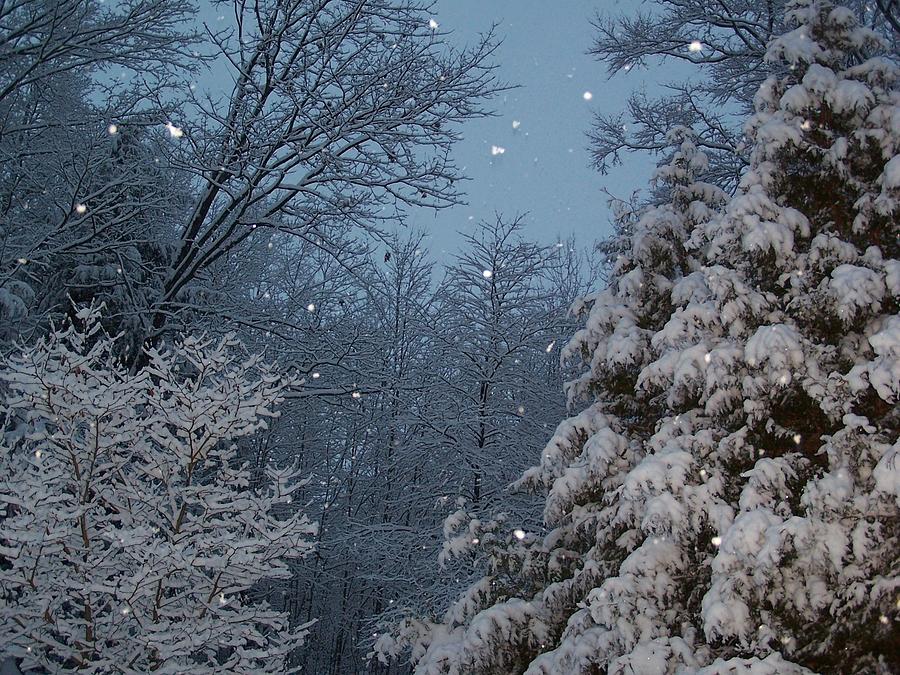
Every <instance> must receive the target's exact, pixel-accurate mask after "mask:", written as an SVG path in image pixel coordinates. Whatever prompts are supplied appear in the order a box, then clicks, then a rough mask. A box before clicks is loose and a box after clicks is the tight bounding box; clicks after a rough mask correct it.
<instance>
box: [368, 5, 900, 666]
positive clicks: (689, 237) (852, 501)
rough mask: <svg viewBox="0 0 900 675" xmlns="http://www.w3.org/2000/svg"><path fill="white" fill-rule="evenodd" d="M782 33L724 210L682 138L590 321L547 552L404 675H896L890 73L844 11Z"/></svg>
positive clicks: (541, 543) (437, 629) (894, 139)
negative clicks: (659, 197) (746, 161)
mask: <svg viewBox="0 0 900 675" xmlns="http://www.w3.org/2000/svg"><path fill="white" fill-rule="evenodd" d="M786 19H787V24H788V25H789V26H791V27H792V28H791V30H789V31H788V32H787V33H785V34H784V35H782V36H781V37H779V38H777V39H775V40H773V41H772V42H771V44H770V46H769V48H768V51H767V59H769V60H770V61H771V62H772V65H773V70H774V72H780V73H783V74H782V75H780V76H773V77H771V78H769V79H768V80H767V81H766V82H765V84H764V85H763V86H762V87H761V88H760V91H759V93H758V95H757V97H756V114H755V115H754V116H753V117H752V118H751V120H750V121H749V123H748V125H747V134H748V137H749V138H750V141H751V143H752V154H751V165H750V168H749V170H748V171H747V172H746V173H745V175H744V176H743V178H742V180H741V185H740V189H739V192H738V194H737V195H736V196H735V197H734V198H732V199H730V200H729V201H728V203H727V204H726V205H725V206H724V207H723V208H719V205H720V204H721V203H722V202H723V201H724V195H723V194H722V193H721V191H719V190H717V189H716V188H715V187H713V186H710V185H708V184H706V183H703V182H702V181H699V180H698V179H697V177H698V176H700V175H702V172H703V170H704V165H705V160H704V157H703V155H702V154H700V153H698V152H697V150H696V147H695V145H694V143H693V142H692V141H691V137H690V134H688V133H685V132H683V131H676V132H675V133H676V134H680V135H681V137H682V138H683V140H682V141H681V143H680V148H679V150H678V152H676V153H675V155H674V156H673V159H672V161H671V163H670V164H669V165H668V166H666V167H664V168H663V169H662V170H661V172H660V176H659V177H660V179H661V180H662V181H663V182H664V183H665V184H666V188H667V189H666V192H667V193H668V194H670V195H671V203H668V204H665V205H663V206H659V207H654V208H651V209H648V210H647V211H646V212H645V213H644V214H643V216H642V217H641V218H640V219H639V220H638V221H637V222H636V223H635V225H634V227H633V228H632V231H631V232H629V233H627V235H624V236H626V239H625V241H624V242H623V243H622V245H621V246H619V247H617V248H618V250H621V251H622V255H621V257H620V258H619V259H618V261H617V263H616V266H615V268H614V271H613V274H612V276H611V279H610V285H609V288H608V289H606V290H604V291H602V292H600V293H597V294H595V295H594V296H592V297H589V298H587V299H586V300H585V301H584V302H583V303H582V304H581V309H582V312H583V315H584V316H585V317H586V322H585V326H584V328H583V329H582V330H581V331H580V332H579V333H578V334H576V336H575V337H574V339H573V340H572V341H571V343H570V344H569V345H568V347H567V352H568V353H569V354H571V355H575V356H580V357H581V358H583V359H584V361H585V363H586V364H588V366H589V368H588V370H587V372H585V374H584V375H583V376H582V377H580V378H579V379H577V380H576V381H574V382H573V383H571V385H570V387H569V393H570V396H571V397H572V399H573V401H575V400H580V399H583V398H587V399H588V400H590V401H592V403H591V405H590V406H589V407H588V408H587V409H585V410H584V411H583V412H581V413H580V414H578V415H576V416H574V417H572V418H570V419H569V420H567V421H565V422H563V423H562V424H561V425H560V427H559V428H558V429H557V432H556V434H555V436H554V437H553V439H552V440H551V441H550V443H549V444H548V446H547V448H546V449H545V451H544V452H543V454H542V457H541V463H540V466H537V467H535V468H533V469H531V470H529V471H528V472H526V474H525V475H524V477H523V479H522V480H521V481H520V484H521V485H523V486H532V487H537V488H543V489H545V490H546V491H547V498H546V504H545V511H544V516H545V520H546V523H547V525H548V527H549V528H550V530H549V533H547V534H545V535H540V534H537V533H535V534H530V533H518V534H522V535H524V536H521V537H515V538H509V537H506V538H504V537H503V536H501V535H498V534H496V533H493V534H492V536H493V537H494V540H495V541H496V542H497V544H496V546H495V549H494V552H493V555H492V558H491V565H492V567H491V570H490V574H489V575H488V576H486V577H485V578H484V579H483V580H482V581H480V582H479V583H478V584H476V585H475V586H473V587H472V588H471V589H470V591H469V592H468V593H467V594H466V595H465V596H464V597H463V598H462V599H461V600H460V601H459V602H458V603H457V605H456V606H455V607H453V608H451V610H450V611H449V612H448V613H447V616H446V617H445V619H444V621H443V622H442V623H440V624H438V625H430V626H425V625H413V624H407V625H406V626H404V631H405V633H404V634H403V635H401V638H403V639H405V640H406V641H408V642H410V643H412V645H413V648H414V652H413V657H414V660H415V661H417V663H418V672H422V673H432V672H450V673H463V672H465V673H475V672H491V673H499V672H504V673H505V672H523V671H524V672H527V673H530V674H532V675H536V674H538V673H546V674H549V673H609V674H611V673H674V672H698V673H703V674H704V675H713V674H719V673H721V674H723V675H724V673H735V672H737V673H754V674H761V673H771V674H773V675H774V674H775V673H778V674H785V673H788V674H789V673H806V672H810V671H823V672H840V673H862V672H866V673H872V672H882V673H885V672H893V671H894V670H896V669H897V668H900V652H898V645H900V631H898V628H897V625H898V621H900V599H898V587H900V577H898V567H900V558H898V555H897V551H898V550H900V528H898V525H900V518H898V516H900V512H898V502H900V442H898V426H900V425H898V407H897V405H896V404H897V402H898V397H900V384H898V383H900V315H898V296H900V260H898V257H900V252H898V241H897V236H896V228H895V226H894V222H895V219H896V214H897V211H898V208H897V204H898V198H900V156H898V149H900V147H898V146H900V127H898V124H897V120H898V119H900V94H898V91H897V81H898V75H900V70H898V68H897V66H896V64H895V63H894V62H893V61H891V60H890V59H888V58H885V57H879V56H878V55H877V54H878V50H879V49H880V48H881V47H880V43H879V40H878V38H877V37H876V36H875V35H874V34H873V33H871V32H870V31H868V30H867V29H865V28H862V27H860V26H859V25H858V23H857V21H856V19H855V17H854V16H853V14H852V12H850V11H849V10H847V9H846V8H844V7H836V6H833V5H831V4H830V3H828V2H825V1H822V2H819V1H813V2H810V1H809V0H799V1H796V2H794V3H793V4H792V5H791V6H790V8H789V12H788V14H787V17H786ZM673 140H676V139H673ZM386 647H387V648H388V649H390V648H394V647H396V645H394V644H389V645H386Z"/></svg>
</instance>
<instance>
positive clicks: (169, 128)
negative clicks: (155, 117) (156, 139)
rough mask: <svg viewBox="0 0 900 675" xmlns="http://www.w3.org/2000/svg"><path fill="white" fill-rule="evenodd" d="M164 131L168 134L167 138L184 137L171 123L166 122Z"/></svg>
mask: <svg viewBox="0 0 900 675" xmlns="http://www.w3.org/2000/svg"><path fill="white" fill-rule="evenodd" d="M166 131H168V132H169V136H171V137H172V138H181V137H182V136H184V132H183V131H182V130H181V129H180V128H179V127H176V126H175V125H174V124H172V123H171V122H166Z"/></svg>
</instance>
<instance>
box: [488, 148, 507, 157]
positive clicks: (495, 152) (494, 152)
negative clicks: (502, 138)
mask: <svg viewBox="0 0 900 675" xmlns="http://www.w3.org/2000/svg"><path fill="white" fill-rule="evenodd" d="M504 152H506V148H504V147H503V146H500V145H492V146H491V154H492V155H494V156H495V157H496V156H497V155H502V154H503V153H504Z"/></svg>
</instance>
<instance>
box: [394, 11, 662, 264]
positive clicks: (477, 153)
mask: <svg viewBox="0 0 900 675" xmlns="http://www.w3.org/2000/svg"><path fill="white" fill-rule="evenodd" d="M636 6H637V2H636V1H635V0H623V2H622V3H621V4H620V3H617V2H604V3H602V6H601V4H600V3H598V2H596V1H592V0H559V1H556V2H551V1H546V0H437V2H436V4H435V9H436V10H437V13H436V16H435V18H436V20H437V21H438V22H439V23H440V26H441V28H442V29H447V30H450V31H453V38H454V39H455V40H457V41H459V42H461V43H464V42H472V41H474V40H476V39H477V36H478V34H479V32H482V31H485V30H487V29H488V28H489V27H490V26H491V24H492V23H497V24H498V28H497V32H498V34H499V36H500V37H501V38H502V40H503V44H502V45H501V47H500V49H499V50H498V52H497V55H496V61H497V63H498V64H499V69H498V76H499V78H500V79H502V80H504V81H506V82H508V83H509V84H514V85H519V88H518V89H514V90H511V91H509V92H506V93H504V94H502V95H501V96H499V97H498V98H496V99H495V100H494V101H493V102H492V107H493V108H494V110H495V111H496V113H497V116H496V117H492V118H487V119H483V120H475V121H472V122H468V123H467V124H465V125H464V126H463V128H462V132H463V135H464V140H463V141H462V142H461V143H460V144H459V145H458V147H457V149H456V157H457V161H458V164H459V166H461V167H463V166H464V167H466V170H465V173H467V174H468V175H469V177H470V178H471V179H472V180H470V181H469V182H467V183H466V184H465V188H464V189H465V190H466V192H467V194H468V202H469V204H468V205H467V206H459V207H455V208H452V209H448V210H444V211H441V212H439V213H437V214H435V213H434V212H431V211H427V212H424V211H423V212H421V213H413V214H411V215H412V217H411V218H410V223H412V224H414V225H416V226H421V227H424V228H426V229H427V231H428V233H429V235H430V238H429V239H428V245H429V248H430V249H431V251H432V253H433V255H434V256H435V257H436V258H437V259H438V260H441V259H442V258H443V257H444V255H446V254H449V253H452V252H453V251H454V250H455V249H456V248H457V246H458V244H459V241H460V238H459V235H458V234H457V232H458V231H470V230H471V229H472V228H473V227H474V226H475V224H476V223H477V222H478V221H479V220H481V219H492V218H493V217H494V214H495V213H501V214H503V215H504V216H506V217H509V218H512V217H514V216H515V215H517V214H523V213H528V217H527V234H528V236H529V237H533V238H536V239H539V240H541V241H546V242H550V241H555V240H556V238H557V237H558V236H562V237H566V236H568V235H570V234H574V235H575V236H576V237H577V240H578V241H579V243H580V244H582V245H584V246H589V245H590V244H591V243H592V242H593V241H595V240H597V239H601V238H603V237H605V236H607V235H608V234H609V233H610V232H611V230H610V226H609V212H608V210H607V207H606V200H607V198H606V196H605V195H604V194H603V192H602V191H601V189H602V188H603V187H606V188H607V189H608V190H610V192H612V193H613V194H616V195H620V196H627V195H629V194H630V193H631V192H632V191H633V190H634V189H635V188H641V187H643V186H644V185H645V184H646V182H647V179H648V178H649V175H650V171H651V170H652V159H649V158H642V159H641V160H635V161H631V162H626V164H625V165H624V166H621V167H617V168H616V169H615V170H614V171H613V172H611V173H610V174H609V175H607V176H601V175H600V174H599V173H597V172H596V171H595V170H593V169H592V168H591V167H590V156H589V153H588V148H587V145H588V142H587V138H586V135H585V134H586V133H587V131H588V130H589V128H590V125H591V120H592V117H593V114H594V113H595V112H598V111H600V112H618V111H619V110H621V109H622V108H623V106H624V102H625V99H626V98H627V96H628V94H629V92H631V91H632V90H633V89H634V88H635V87H638V86H642V85H643V84H644V83H645V81H646V80H647V79H648V76H650V75H652V73H647V72H646V71H644V72H643V73H634V72H633V71H632V72H631V73H629V74H628V76H625V75H624V74H623V75H620V76H616V77H614V78H612V79H608V78H607V74H606V70H605V68H604V66H603V65H602V64H600V63H598V62H596V61H595V60H594V58H593V57H591V56H589V55H588V54H587V51H588V50H589V49H590V47H591V44H592V40H593V29H592V27H591V25H590V20H591V19H592V18H593V17H594V16H595V15H596V13H597V11H598V10H601V9H602V11H604V12H610V13H619V12H622V11H628V12H631V11H634V9H635V8H636ZM651 86H652V83H651ZM586 91H588V92H591V94H592V98H591V99H590V100H589V101H586V100H585V98H584V92H586ZM513 122H518V128H513ZM492 146H498V147H501V148H504V150H505V152H503V154H498V155H492V154H491V148H492ZM444 252H445V253H444Z"/></svg>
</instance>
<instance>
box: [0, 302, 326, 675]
mask: <svg viewBox="0 0 900 675" xmlns="http://www.w3.org/2000/svg"><path fill="white" fill-rule="evenodd" d="M77 318H78V320H79V321H81V322H83V324H84V328H83V329H82V328H76V327H69V328H67V329H65V330H55V331H53V332H52V333H51V334H50V335H49V336H48V337H47V338H46V339H45V340H42V341H40V342H38V343H37V344H36V345H34V346H31V347H27V348H24V349H23V351H22V352H21V353H20V354H18V355H15V356H12V357H11V358H9V359H8V360H7V361H6V363H5V364H4V368H3V370H2V372H0V379H2V381H3V383H4V388H5V397H4V398H5V400H4V405H3V410H4V413H5V417H6V430H7V431H6V434H5V436H4V438H3V442H2V459H0V462H2V465H0V471H2V475H3V480H2V483H0V504H2V507H3V517H2V520H0V561H2V564H0V642H2V644H3V650H4V652H5V653H6V654H8V655H12V656H14V657H16V658H17V659H20V660H21V661H22V667H23V669H25V670H34V669H46V670H49V671H52V672H57V671H59V670H66V669H78V670H79V671H84V672H95V673H101V672H149V671H151V670H152V671H154V672H159V673H184V672H191V673H206V672H273V673H275V672H284V667H283V666H284V662H285V658H286V656H287V655H288V653H289V652H290V651H291V650H292V649H295V648H296V647H297V646H299V645H300V644H302V641H303V636H304V634H305V632H306V626H293V627H291V626H290V625H289V622H288V620H287V615H286V614H283V613H281V612H277V611H273V610H271V609H270V608H269V607H268V605H267V603H266V602H264V600H261V599H260V597H259V596H260V592H259V591H260V589H265V588H266V586H265V585H262V586H260V585H259V582H264V581H267V580H273V579H281V578H287V577H289V576H290V574H289V568H288V566H287V562H286V561H287V560H288V559H291V558H298V557H302V556H304V555H305V554H307V553H308V552H309V550H310V548H311V545H310V543H309V539H310V537H311V535H312V534H314V532H315V526H314V525H312V524H311V523H309V521H308V520H307V518H306V517H305V516H304V515H303V514H302V513H300V512H299V511H298V509H297V508H296V506H295V505H293V504H292V503H291V493H292V492H293V490H294V489H295V488H296V487H297V486H298V485H299V484H300V482H299V481H298V480H297V475H296V471H294V470H293V469H291V468H290V467H288V468H276V467H274V466H273V467H269V468H268V470H267V475H268V478H269V480H268V481H267V485H265V486H264V487H263V488H260V489H252V488H251V487H250V479H251V473H250V471H249V469H248V467H247V466H246V465H243V464H241V463H239V462H238V460H237V457H238V454H237V447H236V444H237V442H239V439H241V438H243V437H246V436H248V435H250V434H253V433H254V432H256V431H258V430H260V429H264V428H265V427H266V419H267V418H271V417H273V416H274V415H275V414H276V413H275V410H274V408H275V406H276V405H277V404H278V403H279V401H280V400H281V397H282V393H283V391H284V388H285V382H284V381H283V380H282V378H280V377H279V376H278V375H276V374H275V373H273V372H272V370H271V369H270V368H269V367H267V366H265V365H264V364H262V363H261V362H260V360H259V358H258V357H244V356H241V355H240V354H239V352H238V350H236V349H235V347H236V345H235V344H234V343H233V341H230V340H227V339H225V340H221V341H218V342H215V343H213V342H211V341H208V340H204V339H196V338H186V339H184V340H183V341H181V342H179V343H177V344H176V345H174V346H173V347H172V348H171V349H170V350H167V351H156V350H152V351H150V352H149V354H148V357H149V358H148V365H147V366H146V367H145V368H143V369H141V370H139V371H138V372H136V373H129V372H128V370H127V369H125V368H124V367H123V366H122V365H121V364H120V362H119V361H118V360H117V358H116V356H115V351H116V346H115V340H114V339H112V338H109V337H107V336H106V335H105V334H104V333H103V332H102V330H101V329H100V323H99V314H98V312H97V311H95V310H93V309H83V310H79V311H78V312H77Z"/></svg>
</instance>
